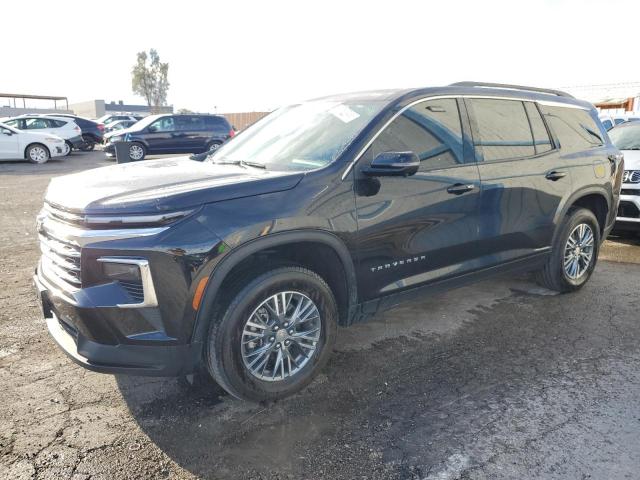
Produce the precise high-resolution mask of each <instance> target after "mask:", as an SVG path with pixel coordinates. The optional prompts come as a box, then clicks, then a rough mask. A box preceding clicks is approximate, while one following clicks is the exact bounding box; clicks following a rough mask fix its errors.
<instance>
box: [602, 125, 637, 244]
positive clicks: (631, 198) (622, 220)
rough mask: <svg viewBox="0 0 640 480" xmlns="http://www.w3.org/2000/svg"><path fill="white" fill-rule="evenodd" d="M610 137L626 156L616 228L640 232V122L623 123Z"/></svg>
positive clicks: (610, 131)
mask: <svg viewBox="0 0 640 480" xmlns="http://www.w3.org/2000/svg"><path fill="white" fill-rule="evenodd" d="M609 136H610V137H611V141H612V142H613V143H614V144H615V146H616V147H618V149H620V150H621V151H622V153H623V154H624V168H625V171H624V175H623V177H622V190H621V191H620V206H619V207H618V216H617V217H616V226H615V228H616V230H632V231H636V232H640V122H626V123H622V124H620V125H618V126H616V127H614V128H612V129H611V130H609Z"/></svg>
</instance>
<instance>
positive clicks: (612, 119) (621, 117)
mask: <svg viewBox="0 0 640 480" xmlns="http://www.w3.org/2000/svg"><path fill="white" fill-rule="evenodd" d="M598 118H600V121H601V122H602V125H604V128H605V129H606V130H611V129H612V128H613V127H615V126H616V125H620V124H621V123H625V122H634V121H638V120H640V115H638V112H635V113H621V114H617V115H609V114H607V113H601V114H600V115H598Z"/></svg>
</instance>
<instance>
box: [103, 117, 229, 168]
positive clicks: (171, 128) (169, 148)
mask: <svg viewBox="0 0 640 480" xmlns="http://www.w3.org/2000/svg"><path fill="white" fill-rule="evenodd" d="M234 135H235V131H234V130H233V127H232V126H231V124H230V123H229V122H228V121H227V119H226V118H224V117H223V116H221V115H170V114H165V115H150V116H148V117H146V118H143V119H142V120H140V121H139V122H137V123H135V124H134V125H133V126H132V127H131V128H128V129H126V130H121V131H119V132H118V133H117V135H113V136H111V137H109V139H108V143H107V145H105V147H104V151H105V152H106V154H107V156H108V157H113V156H114V155H115V146H114V144H115V143H116V142H121V141H127V142H131V144H130V145H129V157H130V159H131V160H134V161H138V160H142V159H144V157H145V156H146V155H147V154H167V153H203V152H206V151H209V150H212V149H216V148H218V147H219V146H220V145H222V144H223V143H224V142H225V141H227V140H228V139H229V138H231V137H233V136H234Z"/></svg>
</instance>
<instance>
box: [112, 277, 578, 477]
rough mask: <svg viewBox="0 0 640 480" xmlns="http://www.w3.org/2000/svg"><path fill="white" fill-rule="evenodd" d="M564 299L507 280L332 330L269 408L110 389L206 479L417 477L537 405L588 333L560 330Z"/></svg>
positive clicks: (154, 385)
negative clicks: (293, 389) (299, 378)
mask: <svg viewBox="0 0 640 480" xmlns="http://www.w3.org/2000/svg"><path fill="white" fill-rule="evenodd" d="M584 294H585V295H588V293H586V290H585V293H584ZM561 297H562V296H559V295H552V294H550V292H549V291H544V289H540V288H539V287H536V286H535V285H534V284H532V283H531V282H530V281H528V280H527V279H524V280H522V279H519V278H516V279H514V278H507V279H505V280H503V281H501V282H484V283H483V284H478V285H475V286H472V287H465V288H463V289H459V290H454V291H452V292H447V293H445V294H442V295H438V296H435V297H432V298H430V299H428V300H425V301H421V302H418V303H413V304H408V305H405V306H403V307H400V308H396V309H394V310H392V311H389V312H387V313H385V314H383V315H379V316H378V317H376V318H375V319H374V320H373V321H370V322H367V323H365V324H359V325H355V326H352V327H350V328H348V329H345V328H341V329H339V337H342V338H345V339H346V341H345V342H344V343H343V344H342V345H338V346H337V349H336V351H335V352H334V354H333V356H332V357H331V359H330V361H329V363H328V365H327V366H326V367H325V369H324V370H323V372H322V373H321V374H320V375H319V376H318V377H317V378H316V379H315V380H314V382H313V383H312V384H311V385H310V386H308V387H307V388H306V389H304V390H303V391H302V392H300V393H298V394H296V395H294V396H292V397H290V398H287V399H284V400H282V401H279V402H276V403H271V404H252V403H247V402H242V401H239V400H236V399H234V398H232V397H230V396H229V395H227V394H225V393H224V392H223V391H222V390H221V389H220V387H218V386H217V385H215V384H212V383H207V382H201V383H198V382H196V385H195V386H193V387H190V388H185V387H184V386H182V385H181V382H179V381H177V380H175V379H149V378H141V377H124V376H120V377H117V383H118V386H119V388H120V390H121V392H122V396H123V398H124V400H125V402H126V403H127V406H128V408H129V410H130V411H131V414H132V416H133V417H134V419H135V421H136V422H137V423H138V425H139V426H140V428H141V429H142V430H143V431H144V433H145V434H146V435H147V436H148V437H149V438H150V439H151V441H152V442H154V443H155V445H157V446H158V447H159V448H160V449H161V450H162V451H163V452H164V453H165V454H166V455H168V456H169V457H170V458H171V459H172V460H173V461H174V462H176V463H177V464H178V465H180V466H181V467H182V468H184V469H186V470H188V471H189V472H191V473H193V474H194V475H197V476H199V477H202V478H228V479H235V478H254V477H255V478H270V477H269V475H271V473H270V472H277V475H276V476H275V477H274V478H288V477H287V475H290V476H292V477H293V478H299V477H303V478H314V477H322V478H325V477H326V478H354V477H356V476H358V472H366V471H380V472H385V469H389V468H391V469H392V470H393V471H392V472H389V475H388V477H393V476H398V475H400V478H413V477H411V475H413V474H418V475H420V472H421V470H420V469H421V468H423V467H421V466H420V465H423V466H424V465H431V466H432V465H437V464H438V463H439V462H441V461H442V460H443V459H446V458H447V457H448V456H449V455H450V452H451V450H452V449H455V448H458V446H459V444H460V442H461V440H462V439H463V438H465V436H466V435H467V434H468V433H469V432H473V431H480V430H481V429H482V428H484V427H483V426H484V425H486V424H487V422H488V421H492V420H494V421H496V422H498V421H500V418H501V415H502V411H504V409H506V408H511V407H510V405H511V403H510V402H511V400H509V398H528V397H527V396H528V395H533V396H534V397H535V398H536V401H538V402H542V403H541V404H544V402H546V399H545V398H543V397H542V396H541V395H543V393H540V392H538V391H537V388H538V387H539V382H538V381H539V380H540V378H545V377H546V375H547V373H548V372H549V371H553V370H554V369H556V368H557V367H558V365H559V364H562V363H563V362H565V361H566V359H565V358H564V357H565V355H567V356H571V355H573V354H574V353H575V352H576V348H575V346H574V345H573V344H572V343H571V342H572V341H573V337H574V336H576V335H581V334H582V330H584V328H586V327H585V326H584V323H585V322H583V323H582V324H580V323H578V322H573V321H569V320H568V321H566V322H558V321H557V316H558V314H559V313H558V312H559V311H562V309H563V308H565V307H566V300H563V299H562V298H561ZM525 304H527V307H526V308H524V307H523V305H525ZM419 324H422V325H423V326H424V325H426V328H420V329H418V328H417V325H419ZM523 326H526V328H523ZM588 326H589V325H588ZM362 337H366V338H365V339H364V340H363V338H362ZM346 342H348V343H353V345H351V346H347V345H345V343H346ZM507 345H508V347H505V346H507ZM531 389H532V390H536V391H534V392H533V393H527V392H524V393H522V392H521V391H522V390H531ZM537 395H540V396H541V397H540V398H537V397H536V396H537ZM496 405H503V406H504V408H503V409H502V410H500V409H497V408H496ZM523 408H524V407H523ZM561 413H562V412H560V411H558V412H557V414H558V415H560V414H561ZM549 415H550V417H549V418H550V419H551V417H554V416H555V415H556V414H555V413H550V414H549ZM553 420H554V421H557V420H558V419H557V418H555V419H553ZM426 446H428V448H426ZM487 455H489V453H487ZM317 468H321V471H322V472H323V473H322V474H319V473H317V472H316V470H315V469H317ZM363 468H364V470H362V469H363ZM409 468H411V469H414V470H411V472H413V473H411V474H410V472H409V470H406V469H409ZM415 469H417V470H415ZM318 471H320V470H318ZM314 472H316V473H314ZM423 473H424V472H423ZM360 476H362V475H360ZM365 476H366V475H365ZM422 476H424V474H422ZM422 476H420V477H419V478H422ZM388 477H384V475H383V476H381V478H388Z"/></svg>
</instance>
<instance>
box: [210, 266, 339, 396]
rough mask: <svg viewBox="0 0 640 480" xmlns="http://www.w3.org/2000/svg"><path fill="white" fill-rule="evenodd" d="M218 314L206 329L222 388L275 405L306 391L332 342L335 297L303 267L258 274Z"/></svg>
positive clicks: (214, 372)
mask: <svg viewBox="0 0 640 480" xmlns="http://www.w3.org/2000/svg"><path fill="white" fill-rule="evenodd" d="M248 278H250V277H248ZM238 284H246V283H245V282H238ZM218 310H219V313H218V315H216V317H217V318H213V319H212V322H211V326H210V329H209V337H208V341H207V355H206V362H207V367H208V369H209V372H210V373H211V375H212V376H213V378H214V379H215V380H216V382H217V383H218V384H219V385H220V386H222V387H223V388H224V389H225V390H226V391H227V392H229V393H230V394H232V395H234V396H235V397H237V398H240V399H242V400H249V401H269V400H276V399H278V398H282V397H285V396H288V395H291V394H293V393H295V392H297V391H299V390H300V389H302V388H304V387H305V386H306V385H308V384H309V382H311V381H312V380H313V378H314V377H315V376H316V375H317V373H318V372H319V371H320V369H321V368H322V367H323V366H324V364H325V363H326V361H327V359H328V357H329V355H330V353H331V350H332V348H333V344H334V342H335V337H336V328H337V327H336V325H337V317H338V311H337V306H336V302H335V299H334V296H333V293H332V292H331V289H330V288H329V286H328V285H327V284H326V282H325V281H324V280H323V279H322V278H321V277H320V276H318V275H317V274H316V273H314V272H312V271H310V270H307V269H305V268H301V267H294V266H291V267H282V268H278V269H275V270H271V271H269V272H267V273H265V274H263V275H260V276H259V277H257V278H256V279H255V280H253V281H250V282H249V283H248V284H246V287H244V288H242V289H239V291H237V293H236V294H235V295H234V296H233V298H232V299H231V301H230V303H229V304H228V306H227V307H226V308H220V309H218Z"/></svg>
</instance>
